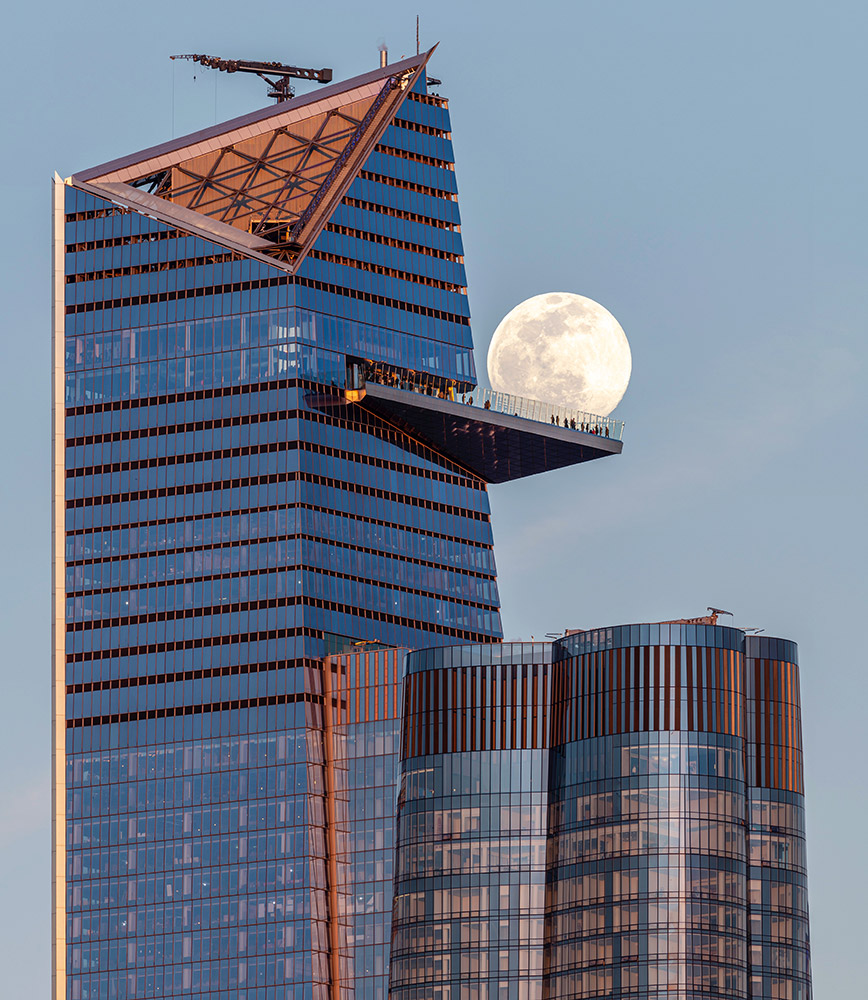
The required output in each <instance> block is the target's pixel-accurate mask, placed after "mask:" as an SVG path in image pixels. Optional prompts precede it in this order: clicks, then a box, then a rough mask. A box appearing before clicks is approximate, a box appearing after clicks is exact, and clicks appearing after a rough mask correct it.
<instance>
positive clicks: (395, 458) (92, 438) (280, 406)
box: [66, 352, 478, 486]
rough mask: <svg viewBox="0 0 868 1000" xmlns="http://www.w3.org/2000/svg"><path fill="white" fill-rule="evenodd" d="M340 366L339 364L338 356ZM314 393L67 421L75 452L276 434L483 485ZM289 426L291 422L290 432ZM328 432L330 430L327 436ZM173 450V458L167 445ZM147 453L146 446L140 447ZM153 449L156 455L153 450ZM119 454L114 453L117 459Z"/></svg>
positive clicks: (283, 390)
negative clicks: (314, 405)
mask: <svg viewBox="0 0 868 1000" xmlns="http://www.w3.org/2000/svg"><path fill="white" fill-rule="evenodd" d="M322 353H324V352H320V354H322ZM334 360H335V361H337V360H338V359H337V357H335V358H334ZM312 388H320V387H319V386H318V385H317V384H316V383H312V382H309V381H302V380H291V381H289V382H287V383H286V384H284V385H283V386H281V387H279V388H278V387H263V386H258V385H247V386H233V387H231V388H229V389H218V390H215V391H214V393H213V394H209V395H208V396H207V397H206V396H205V394H204V393H198V392H197V393H179V394H173V395H172V396H166V395H163V396H158V397H156V399H154V400H123V401H117V402H116V403H110V404H106V405H105V406H99V407H87V408H85V411H84V412H79V413H78V414H77V415H76V416H68V417H67V420H66V424H67V438H66V446H67V448H68V449H70V448H77V447H85V446H88V445H96V444H99V443H102V444H103V445H104V446H105V445H108V444H110V443H113V442H121V445H120V447H121V448H122V449H123V448H124V444H123V442H126V447H127V448H130V447H132V445H131V444H130V442H131V441H133V440H140V439H150V438H157V439H158V440H165V439H164V435H166V434H181V433H182V432H183V433H184V434H192V435H195V434H197V433H199V432H204V431H210V432H212V433H217V432H219V433H220V434H221V439H222V440H224V441H225V440H226V435H227V434H228V435H229V442H228V443H229V445H230V446H232V447H240V446H241V445H242V444H246V443H249V441H250V439H251V438H256V437H257V436H258V437H259V439H260V440H268V441H269V442H270V441H271V440H272V439H273V438H274V436H275V433H276V434H277V440H282V439H284V438H287V437H290V436H298V437H299V438H300V439H301V440H304V441H310V442H311V443H316V444H320V446H321V447H324V441H323V439H327V440H328V442H329V444H330V445H331V446H332V447H336V448H338V449H343V450H344V451H345V452H349V453H351V454H353V455H364V456H368V457H369V458H371V459H373V460H374V461H375V462H383V463H389V462H391V463H394V467H396V468H397V467H398V466H399V465H400V466H408V464H409V462H410V457H411V456H412V467H413V468H414V469H419V468H423V469H432V470H435V471H438V472H443V471H449V472H452V473H453V474H454V475H455V476H457V477H458V479H460V480H462V481H464V482H466V483H467V484H469V485H474V486H475V485H477V484H478V481H477V480H476V479H474V478H473V477H470V476H468V473H467V471H466V470H465V469H463V468H461V467H460V466H458V465H455V464H454V463H452V462H451V461H450V460H449V459H448V458H446V457H445V456H443V455H441V454H440V453H438V452H435V451H433V450H432V449H431V448H429V447H427V446H426V445H424V444H422V443H420V442H419V441H416V440H415V439H413V438H411V437H408V436H407V435H406V434H404V433H402V432H401V431H399V430H397V429H396V428H395V427H393V426H391V425H389V424H387V423H385V422H383V421H381V420H380V419H379V418H377V417H376V416H374V415H373V414H370V413H368V412H367V411H360V410H356V409H351V410H350V411H349V414H346V413H344V414H341V413H337V414H335V413H327V412H323V411H321V410H318V409H311V408H310V407H309V406H308V405H307V403H306V397H307V396H308V391H309V390H310V389H312ZM288 421H292V423H288V424H286V426H284V422H288ZM324 425H327V426H328V427H329V428H330V430H328V431H325V430H323V427H324ZM263 427H264V430H263V429H262V428H263ZM274 428H277V430H276V431H275V430H274ZM290 428H292V430H293V434H292V435H290ZM375 430H376V433H374V431H375ZM236 435H237V438H236ZM193 440H196V439H195V438H194V439H193ZM179 443H180V442H179ZM166 445H167V448H166V451H167V453H168V452H169V450H170V449H169V448H168V440H167V441H166ZM185 446H186V442H185ZM142 447H143V445H142V444H140V445H139V448H140V449H141V448H142ZM147 447H149V448H150V444H148V445H147ZM172 450H174V449H172ZM181 450H183V448H182V449H181ZM115 453H116V452H115V451H114V450H112V454H115ZM75 454H76V453H75V452H72V453H70V452H69V451H68V452H67V457H68V458H72V457H74V456H75ZM121 454H122V455H123V454H124V452H123V451H122V452H121ZM70 464H82V463H81V462H79V461H76V462H74V463H73V462H68V463H67V467H69V465H70Z"/></svg>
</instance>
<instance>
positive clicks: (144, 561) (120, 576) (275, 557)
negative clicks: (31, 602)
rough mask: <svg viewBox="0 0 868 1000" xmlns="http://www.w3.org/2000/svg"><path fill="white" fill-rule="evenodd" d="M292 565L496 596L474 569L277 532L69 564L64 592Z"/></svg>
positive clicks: (482, 598)
mask: <svg viewBox="0 0 868 1000" xmlns="http://www.w3.org/2000/svg"><path fill="white" fill-rule="evenodd" d="M296 566H308V567H310V568H313V569H324V570H327V571H330V572H334V573H340V574H341V575H344V576H354V577H361V578H369V579H371V580H376V581H379V582H381V583H393V584H394V585H396V586H398V587H400V588H407V589H411V590H417V591H425V592H428V593H439V594H443V595H449V596H460V597H463V598H466V599H468V600H470V601H477V602H483V603H496V602H497V587H496V584H495V583H494V581H493V580H487V579H485V578H482V577H480V576H478V575H477V574H475V573H473V574H471V573H467V572H464V573H461V572H459V573H456V572H453V571H450V570H445V569H440V568H435V567H430V566H424V565H420V564H419V563H415V562H406V561H404V560H398V559H394V558H392V557H391V556H385V555H377V554H376V553H375V552H373V551H365V550H364V549H361V548H356V547H351V546H348V545H337V544H326V543H325V542H322V541H319V540H316V539H310V538H307V537H306V536H294V537H291V538H284V537H280V536H278V537H277V538H273V539H270V540H269V541H265V542H259V543H253V544H246V545H245V544H234V545H229V546H226V545H222V546H221V547H219V548H216V549H212V550H208V549H205V550H202V549H197V550H195V551H187V552H179V553H169V554H168V555H158V556H145V557H141V558H130V559H123V560H119V559H115V560H112V561H111V562H102V563H100V562H97V563H84V564H79V565H76V566H70V565H67V569H66V592H67V598H70V597H72V596H73V595H74V593H75V592H76V591H84V590H108V589H111V588H119V587H120V588H123V587H128V586H137V585H138V586H154V585H159V584H163V583H166V582H175V581H182V580H185V579H188V578H189V579H191V580H192V579H194V578H197V577H213V576H224V577H225V576H227V575H229V574H233V575H235V574H239V573H241V574H248V573H249V574H256V573H262V572H263V571H264V570H266V569H277V568H281V567H283V568H287V569H288V570H289V571H291V570H294V569H295V568H296ZM214 603H216V602H214Z"/></svg>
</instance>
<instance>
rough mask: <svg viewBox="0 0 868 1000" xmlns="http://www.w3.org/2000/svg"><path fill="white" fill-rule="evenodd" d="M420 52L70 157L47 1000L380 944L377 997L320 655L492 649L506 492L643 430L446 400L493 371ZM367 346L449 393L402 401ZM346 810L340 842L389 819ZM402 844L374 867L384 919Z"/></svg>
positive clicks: (383, 736) (322, 967) (60, 281)
mask: <svg viewBox="0 0 868 1000" xmlns="http://www.w3.org/2000/svg"><path fill="white" fill-rule="evenodd" d="M428 56H429V54H428V53H425V54H422V55H421V56H419V57H414V58H413V59H410V60H404V61H403V62H401V63H397V64H393V65H392V66H386V67H384V68H382V69H380V70H377V71H375V72H374V73H369V74H366V75H364V76H362V77H358V78H356V79H354V80H350V81H347V82H345V83H341V84H335V85H333V86H331V87H327V88H324V89H323V90H320V91H318V92H317V93H316V94H315V95H310V96H308V97H304V98H299V99H297V100H296V101H291V102H288V103H286V104H282V105H279V106H277V107H276V108H268V109H263V110H262V111H259V112H255V113H254V114H252V115H248V116H245V117H244V118H241V119H237V120H235V121H233V122H227V123H224V124H222V125H217V126H214V127H212V128H210V129H206V130H204V131H203V132H200V133H197V134H195V135H193V136H187V137H185V138H182V139H178V140H173V141H172V142H170V143H166V144H164V145H163V146H159V147H156V148H154V149H150V150H145V151H143V152H141V153H136V154H131V155H129V156H125V157H123V158H121V159H120V160H116V161H113V162H112V163H109V164H105V165H103V166H100V167H95V168H92V169H89V170H85V171H81V172H80V173H78V174H75V175H73V176H72V177H70V178H68V179H67V180H66V181H61V180H60V178H57V179H56V181H55V185H54V237H55V240H54V272H53V281H54V306H55V308H54V330H53V334H54V418H53V419H54V423H53V440H54V473H55V476H54V522H53V528H54V533H53V546H54V547H53V567H54V583H53V587H54V591H53V592H54V614H53V631H54V642H53V649H54V695H53V698H54V701H53V706H54V707H53V722H54V735H53V753H54V769H53V771H54V792H53V796H54V797H53V803H54V827H55V839H54V853H55V864H54V881H53V886H54V941H55V956H54V972H55V993H56V996H57V997H63V996H67V997H70V998H73V1000H85V998H86V1000H95V998H100V1000H101V998H104V997H112V998H114V997H119V998H126V997H156V996H178V995H185V996H194V997H195V996H201V997H205V996H209V997H213V996H218V997H221V998H224V997H226V998H228V997H233V998H235V997H242V996H243V997H244V998H245V1000H274V998H275V997H278V996H279V997H281V998H287V997H292V998H293V1000H301V998H308V997H310V998H325V997H326V996H327V995H331V996H335V995H336V991H337V990H338V989H341V990H344V992H346V991H348V990H350V989H351V986H350V985H348V984H349V983H350V981H351V980H352V977H353V976H356V975H361V973H360V972H358V970H359V969H361V968H365V969H367V965H366V964H365V963H366V961H367V958H368V957H370V959H371V965H370V968H371V969H372V970H373V971H371V972H365V975H364V976H363V977H362V978H365V979H366V982H367V983H368V985H367V986H366V987H365V989H364V990H362V993H364V995H366V996H367V995H370V996H372V997H381V996H382V995H383V993H384V989H385V987H384V983H385V980H384V978H383V977H384V975H385V971H384V970H383V969H382V968H381V964H382V961H383V953H382V951H380V952H371V953H370V954H369V953H368V952H365V953H364V954H363V955H362V956H361V958H360V957H359V955H360V953H359V952H358V951H356V952H355V953H354V954H355V957H353V956H350V957H349V958H347V959H346V962H347V963H348V967H349V966H352V968H353V969H355V970H356V971H355V972H353V973H352V974H350V973H349V972H347V973H346V975H345V976H344V977H343V985H342V986H340V987H339V986H338V979H339V978H340V964H339V962H338V958H336V953H335V946H334V941H335V938H334V937H333V935H334V934H336V933H338V930H336V928H339V927H340V921H341V920H343V921H347V920H349V919H350V916H349V915H348V914H351V913H357V912H359V911H357V910H356V909H352V910H347V909H346V908H344V909H340V907H339V904H340V894H339V892H338V890H339V888H340V887H341V886H346V885H347V884H348V883H347V881H346V880H347V878H348V876H347V875H346V869H344V870H341V871H339V870H338V869H337V867H336V866H335V858H336V857H337V854H336V852H337V851H338V847H339V844H340V842H339V840H337V839H333V837H337V834H338V833H339V832H340V831H338V829H337V827H336V826H335V825H334V824H332V825H330V822H331V821H329V820H328V816H329V815H331V816H332V818H333V819H334V822H335V823H336V822H337V819H336V817H337V816H338V813H337V812H335V811H334V810H332V812H331V813H329V810H331V809H332V806H330V805H329V804H328V796H327V795H326V784H325V782H326V780H327V778H328V766H327V765H328V762H329V759H331V760H332V765H333V766H332V770H333V771H334V770H335V766H334V765H335V762H336V761H337V760H338V757H337V756H336V753H337V751H334V753H335V756H333V757H332V758H329V754H331V753H332V752H333V750H334V747H332V748H331V749H330V744H329V739H327V736H326V734H327V732H328V727H327V723H326V720H325V708H326V701H327V696H326V693H325V688H324V684H325V682H326V679H325V676H324V673H323V670H324V667H323V657H324V656H327V655H329V654H333V655H349V654H350V652H351V650H352V649H353V648H355V646H356V644H358V643H362V644H365V643H368V644H374V645H375V646H378V647H381V648H382V647H398V646H406V647H415V648H418V647H422V646H425V645H430V644H432V643H434V642H436V643H442V642H444V641H445V642H455V643H467V642H470V643H482V644H488V643H497V642H498V641H499V640H500V638H501V626H500V615H499V599H498V594H497V584H496V573H495V564H494V556H493V549H492V534H491V525H490V519H489V503H488V495H487V485H488V483H489V482H501V481H504V480H506V479H509V478H515V477H517V476H519V475H528V474H532V473H534V472H539V471H543V470H544V469H546V468H556V467H559V466H562V465H565V464H572V463H575V462H582V461H587V460H589V459H592V458H596V457H601V456H604V455H606V454H615V453H617V452H618V451H620V434H618V435H614V434H612V435H611V436H609V435H607V434H605V433H603V428H604V427H607V428H608V426H609V425H608V424H607V423H605V422H601V423H600V424H599V426H596V425H595V427H594V428H593V429H592V428H591V426H590V424H588V425H587V426H583V427H579V426H577V427H575V428H570V429H569V430H568V429H567V428H566V427H560V426H558V427H555V426H549V425H548V424H547V423H546V422H545V420H543V419H541V418H540V417H539V416H537V417H535V418H534V417H532V416H531V415H530V414H529V413H525V415H524V416H522V415H521V414H520V413H519V414H518V415H515V413H511V414H510V415H507V414H505V413H500V414H498V413H497V411H496V410H492V409H491V408H489V409H485V408H483V407H481V406H480V407H471V406H466V407H464V409H462V410H461V412H460V416H459V415H457V413H456V410H457V407H458V404H457V402H456V400H458V399H460V398H461V397H462V396H463V397H466V396H467V395H468V394H469V393H471V391H474V390H476V388H477V386H476V374H475V368H474V363H473V354H472V349H473V342H472V337H471V331H470V323H469V310H468V307H467V296H466V287H465V276H464V265H463V248H462V242H461V232H460V218H459V213H458V204H457V187H456V184H455V173H454V164H453V156H452V147H451V131H450V130H451V126H450V123H449V112H448V107H447V104H446V101H445V100H443V99H441V98H438V97H434V96H431V95H429V94H428V92H427V87H426V77H425V64H426V61H427V58H428ZM377 370H380V371H382V370H388V371H390V372H392V373H393V374H395V375H397V376H403V377H404V378H405V380H409V381H417V380H418V377H419V376H420V374H424V376H425V379H426V385H427V386H428V388H429V390H430V391H429V392H428V393H414V394H413V396H412V398H411V396H410V393H409V392H407V393H406V396H405V398H404V405H403V406H402V405H401V400H400V399H398V400H397V401H396V400H395V398H394V394H392V396H390V393H389V390H388V388H387V387H385V386H383V385H376V386H375V385H373V384H372V385H371V391H370V392H367V389H366V385H365V384H364V380H363V381H362V383H360V381H359V377H358V376H359V372H360V371H369V372H374V371H377ZM401 391H404V390H396V392H401ZM420 401H424V405H419V404H420ZM411 404H412V405H411ZM474 411H476V412H474ZM516 412H517V411H516ZM574 419H575V418H574ZM612 426H614V425H612ZM367 687H370V685H369V684H368V685H367ZM389 720H391V721H389ZM376 721H377V722H378V723H379V722H380V721H383V723H384V724H388V725H391V726H392V729H391V730H390V731H389V732H388V733H387V732H386V731H383V732H382V733H380V732H378V733H375V734H374V736H373V737H372V740H373V743H372V744H371V746H372V747H373V750H372V751H371V755H372V756H374V757H381V758H383V761H384V762H385V761H386V759H387V758H388V756H389V754H391V753H393V752H394V750H393V748H392V742H390V741H394V739H395V733H394V727H395V721H394V717H393V716H392V717H389V719H386V718H385V717H383V718H382V720H381V719H380V718H377V720H376ZM355 735H356V737H357V738H359V739H360V738H361V737H360V736H359V735H358V734H355ZM364 738H365V740H367V738H368V737H367V735H365V737H364ZM378 741H380V742H378ZM356 745H357V746H358V744H356ZM342 746H345V747H350V746H352V740H351V739H350V736H349V735H348V736H347V739H346V741H345V743H344V744H342ZM365 746H366V747H367V746H368V744H367V743H365ZM377 748H379V749H380V750H381V751H382V752H377ZM367 752H368V751H367V749H366V751H365V753H367ZM348 753H349V751H346V752H345V756H344V758H341V759H349V758H348V757H347V754H348ZM372 766H373V768H374V775H373V778H371V781H370V786H371V788H379V789H383V788H385V787H387V786H388V779H387V778H386V770H382V769H383V768H386V769H387V768H388V766H391V765H387V764H386V763H382V765H380V764H377V763H374V764H373V765H372ZM378 768H380V769H381V770H382V774H381V773H380V771H378ZM338 770H339V769H338ZM347 773H348V774H349V773H352V769H351V768H349V770H348V771H347ZM380 778H382V782H381V783H380V784H377V781H379V780H380ZM348 780H349V779H348ZM358 780H359V781H368V778H367V777H359V779H358ZM329 787H334V788H337V786H329ZM347 787H348V788H349V789H350V791H352V788H351V787H350V786H349V785H348V786H347ZM360 787H361V786H360ZM364 787H368V786H367V785H365V786H364ZM348 794H349V793H348ZM371 795H372V796H373V797H374V798H373V800H372V801H374V800H375V801H376V802H379V801H381V800H382V799H383V795H382V793H381V792H377V793H375V792H371ZM377 796H379V798H377ZM347 801H348V802H350V805H351V807H352V809H355V810H357V811H356V812H355V813H353V812H350V813H347V815H348V816H349V817H350V819H348V820H346V822H347V823H349V824H350V825H349V826H347V827H346V828H345V830H344V831H343V833H342V834H341V835H342V836H343V839H344V841H346V839H347V837H349V838H350V839H352V837H353V836H356V834H357V833H358V835H359V836H368V834H369V833H370V832H371V831H370V830H369V828H368V826H367V825H365V824H367V815H366V813H365V810H366V809H367V802H368V799H367V798H365V797H364V796H362V797H361V799H358V797H357V799H355V800H353V799H352V795H350V798H349V799H348V800H347ZM353 803H354V804H353ZM348 808H349V806H348ZM374 808H375V812H376V810H377V809H381V808H384V807H381V806H375V807H374ZM353 816H356V817H357V820H352V817H353ZM358 817H362V818H358ZM381 818H382V817H379V816H376V815H375V817H374V819H375V821H376V820H378V819H381ZM351 820H352V822H351ZM363 820H364V822H363ZM388 822H390V823H391V822H393V818H389V820H388ZM352 823H357V825H356V826H353V825H352ZM358 824H362V825H358ZM347 831H349V832H347ZM353 831H356V832H355V833H353ZM380 834H382V838H380ZM386 836H387V833H386V829H385V827H383V829H382V830H380V829H378V827H377V826H376V824H375V826H374V828H373V837H374V843H375V844H379V842H380V839H382V842H383V844H384V845H385V844H386V839H385V838H386ZM356 849H358V848H356ZM341 850H342V851H343V855H342V856H347V852H348V851H349V848H347V846H346V843H344V846H343V848H341ZM372 850H373V851H374V852H376V851H386V850H387V847H386V846H383V847H382V848H381V847H379V846H376V847H374V848H372ZM350 853H352V852H351V851H350ZM381 862H382V865H385V860H384V859H382V858H377V859H371V860H370V864H372V865H373V868H374V877H373V878H371V879H367V873H368V869H367V866H368V864H369V859H367V858H365V859H364V860H363V861H359V862H358V864H359V865H364V866H365V868H364V870H365V878H366V881H364V882H360V883H359V884H364V885H366V886H367V885H374V884H376V886H377V887H378V888H376V889H374V890H372V892H373V900H374V901H373V903H372V904H371V905H372V906H373V907H374V909H373V910H372V911H370V912H371V913H372V914H374V916H375V917H376V919H375V920H373V922H372V926H376V927H378V928H380V929H379V930H374V931H372V933H373V934H374V935H375V937H377V936H379V938H384V937H385V938H387V937H388V922H389V920H388V917H389V914H390V912H391V896H390V893H391V883H390V881H389V879H388V878H387V877H386V875H385V868H384V867H381ZM353 864H356V862H353ZM356 867H357V868H358V865H357V866H356ZM354 870H355V869H354ZM354 878H355V877H354ZM351 881H352V880H351ZM365 893H367V890H365ZM378 893H382V894H383V897H382V899H380V897H379V896H378V895H377V894H378ZM355 905H359V906H361V905H364V907H367V906H368V903H367V897H366V900H365V902H364V904H361V903H357V904H354V906H355ZM364 912H365V913H368V910H367V909H365V911H364ZM384 914H385V916H383V915H384ZM377 915H379V916H377ZM381 917H382V919H383V920H385V921H386V923H385V924H383V925H382V926H381V923H377V921H378V920H380V918H381ZM383 926H385V927H386V928H387V929H386V930H383V929H382V927H383ZM359 928H361V929H359ZM340 933H343V931H341V932H340ZM367 933H368V931H367V924H365V923H364V922H363V923H362V924H360V925H357V929H355V930H354V931H353V935H354V941H355V942H356V944H359V942H360V941H361V940H364V941H365V947H366V948H367V941H368V939H367V937H366V935H367ZM377 943H378V944H382V943H383V942H382V941H380V940H378V941H377ZM359 946H360V947H361V945H359ZM354 947H355V945H354ZM336 962H338V964H335V963H336Z"/></svg>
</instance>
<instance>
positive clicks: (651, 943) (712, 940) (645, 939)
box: [547, 924, 747, 973]
mask: <svg viewBox="0 0 868 1000" xmlns="http://www.w3.org/2000/svg"><path fill="white" fill-rule="evenodd" d="M547 957H548V962H549V964H548V968H549V969H550V970H551V972H552V973H558V972H561V971H566V970H572V969H577V968H582V967H585V968H587V967H588V966H591V965H602V964H606V965H611V964H612V963H618V962H622V961H623V960H624V959H631V958H643V959H651V960H655V959H661V958H662V959H667V958H668V959H669V960H670V961H673V960H676V961H677V960H680V961H697V960H699V961H701V962H718V963H720V964H722V965H735V966H744V964H745V960H746V959H747V940H746V938H744V937H742V936H738V937H737V936H735V935H732V934H708V933H702V932H698V931H695V930H685V929H684V928H683V927H678V926H672V925H671V924H670V925H669V927H668V929H667V930H647V931H643V932H641V933H636V934H618V935H606V936H604V937H597V938H591V939H589V940H584V941H563V940H559V939H555V940H553V941H552V942H551V946H550V949H549V951H548V955H547Z"/></svg>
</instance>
